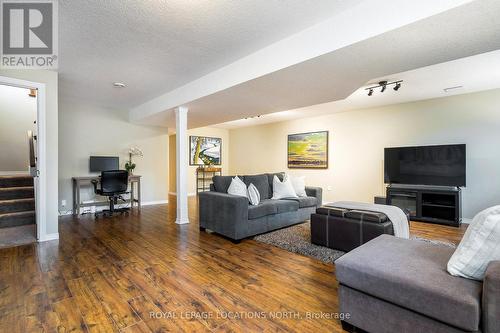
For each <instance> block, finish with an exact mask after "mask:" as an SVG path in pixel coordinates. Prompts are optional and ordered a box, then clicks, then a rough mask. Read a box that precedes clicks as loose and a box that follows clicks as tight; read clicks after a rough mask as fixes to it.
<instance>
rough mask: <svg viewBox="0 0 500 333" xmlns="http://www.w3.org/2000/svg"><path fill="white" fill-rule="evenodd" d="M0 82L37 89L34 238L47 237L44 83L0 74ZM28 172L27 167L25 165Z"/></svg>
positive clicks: (44, 238)
mask: <svg viewBox="0 0 500 333" xmlns="http://www.w3.org/2000/svg"><path fill="white" fill-rule="evenodd" d="M0 84H2V85H6V86H13V87H19V88H27V89H30V88H31V89H37V90H38V93H37V108H36V109H37V110H36V112H37V120H36V126H37V133H36V135H37V140H36V145H37V169H38V177H35V178H34V183H35V215H36V238H37V240H38V241H45V240H48V238H49V237H47V236H48V235H47V198H46V195H47V128H46V89H45V83H40V82H31V81H26V80H19V79H14V78H10V77H6V76H0ZM26 171H27V172H28V167H27V166H26Z"/></svg>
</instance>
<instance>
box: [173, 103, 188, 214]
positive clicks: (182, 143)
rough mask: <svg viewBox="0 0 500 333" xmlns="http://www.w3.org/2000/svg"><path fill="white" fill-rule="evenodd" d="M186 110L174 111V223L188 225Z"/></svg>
mask: <svg viewBox="0 0 500 333" xmlns="http://www.w3.org/2000/svg"><path fill="white" fill-rule="evenodd" d="M187 113H188V108H187V107H184V106H180V107H178V108H176V109H175V125H176V129H175V132H176V135H175V140H176V185H177V186H176V192H177V217H176V219H175V223H177V224H186V223H189V217H188V192H187V166H188V142H187V141H188V136H187Z"/></svg>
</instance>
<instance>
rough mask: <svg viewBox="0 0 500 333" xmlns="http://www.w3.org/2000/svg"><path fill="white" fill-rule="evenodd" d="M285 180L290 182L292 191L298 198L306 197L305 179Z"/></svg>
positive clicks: (291, 178)
mask: <svg viewBox="0 0 500 333" xmlns="http://www.w3.org/2000/svg"><path fill="white" fill-rule="evenodd" d="M287 178H289V179H290V181H291V182H292V186H293V189H294V191H295V194H297V196H298V197H307V193H306V183H305V180H304V178H305V177H303V176H302V177H291V176H288V177H287Z"/></svg>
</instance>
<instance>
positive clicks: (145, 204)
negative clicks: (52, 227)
mask: <svg viewBox="0 0 500 333" xmlns="http://www.w3.org/2000/svg"><path fill="white" fill-rule="evenodd" d="M165 204H168V200H155V201H146V202H142V203H141V206H153V205H165ZM126 205H128V204H118V206H116V207H117V208H120V207H126ZM86 208H90V207H86ZM104 209H109V207H107V206H96V207H95V211H96V212H100V211H102V210H104ZM67 215H73V210H68V211H65V212H61V211H60V212H59V216H67Z"/></svg>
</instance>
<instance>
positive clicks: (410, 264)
mask: <svg viewBox="0 0 500 333" xmlns="http://www.w3.org/2000/svg"><path fill="white" fill-rule="evenodd" d="M453 252H454V249H453V248H449V247H447V246H443V245H436V244H432V243H427V242H422V241H418V240H409V239H401V238H396V237H394V236H390V235H381V236H379V237H377V238H375V239H373V240H371V241H369V242H368V243H366V244H364V245H362V246H360V247H358V248H356V249H354V250H353V251H351V252H349V253H347V254H346V255H344V256H343V257H341V258H340V259H338V260H337V261H336V262H335V271H336V275H337V280H338V281H339V289H338V292H339V305H340V312H342V313H346V314H349V318H347V317H346V319H345V320H344V321H343V323H342V324H343V327H344V329H346V330H348V331H351V332H352V331H356V332H359V331H360V330H364V331H367V332H370V333H379V332H405V333H417V332H444V333H446V332H450V333H451V332H454V333H458V332H483V333H493V332H500V261H492V262H491V263H490V264H489V266H488V269H487V272H486V277H485V279H484V281H483V282H480V281H473V280H469V279H465V278H461V277H455V276H452V275H450V274H448V272H447V271H446V265H447V262H448V260H449V259H450V257H451V255H452V254H453ZM356 329H357V330H356Z"/></svg>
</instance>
